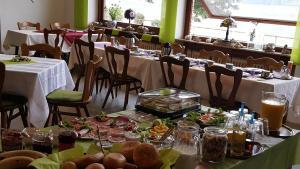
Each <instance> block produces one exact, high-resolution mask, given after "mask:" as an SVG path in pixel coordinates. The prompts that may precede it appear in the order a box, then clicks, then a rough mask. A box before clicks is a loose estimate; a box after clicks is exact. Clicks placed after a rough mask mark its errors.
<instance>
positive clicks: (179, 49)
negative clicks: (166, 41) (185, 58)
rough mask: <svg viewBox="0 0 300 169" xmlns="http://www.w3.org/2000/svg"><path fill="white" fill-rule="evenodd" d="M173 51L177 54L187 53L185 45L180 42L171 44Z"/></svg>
mask: <svg viewBox="0 0 300 169" xmlns="http://www.w3.org/2000/svg"><path fill="white" fill-rule="evenodd" d="M171 48H172V51H173V55H176V54H177V53H182V54H184V53H185V47H184V46H182V45H180V44H178V43H173V44H172V45H171Z"/></svg>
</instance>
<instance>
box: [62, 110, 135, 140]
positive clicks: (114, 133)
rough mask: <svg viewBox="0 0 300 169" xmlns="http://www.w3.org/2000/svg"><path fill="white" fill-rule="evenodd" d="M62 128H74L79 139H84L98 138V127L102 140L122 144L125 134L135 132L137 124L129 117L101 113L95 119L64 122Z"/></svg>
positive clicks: (75, 119) (76, 119)
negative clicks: (109, 115)
mask: <svg viewBox="0 0 300 169" xmlns="http://www.w3.org/2000/svg"><path fill="white" fill-rule="evenodd" d="M61 126H62V127H65V128H73V129H74V130H75V131H76V132H77V134H78V137H79V138H83V139H95V138H98V135H97V130H98V129H97V127H99V133H100V136H101V140H109V141H111V142H122V141H125V136H124V135H125V133H127V132H130V131H132V130H134V129H135V128H136V127H137V124H136V122H134V121H132V120H130V119H129V118H128V117H125V116H118V117H108V116H107V115H106V114H105V113H104V112H101V113H99V114H98V115H97V116H95V117H89V118H86V117H83V118H74V119H71V120H69V121H64V122H63V123H62V125H61Z"/></svg>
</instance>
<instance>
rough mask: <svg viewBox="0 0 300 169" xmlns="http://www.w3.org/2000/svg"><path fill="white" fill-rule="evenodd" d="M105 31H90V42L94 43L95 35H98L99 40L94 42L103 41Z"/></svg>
mask: <svg viewBox="0 0 300 169" xmlns="http://www.w3.org/2000/svg"><path fill="white" fill-rule="evenodd" d="M104 31H105V30H104V29H97V30H92V29H89V30H88V41H89V42H93V40H92V39H93V38H92V37H93V34H97V39H96V40H95V41H94V42H99V41H102V40H103V35H104Z"/></svg>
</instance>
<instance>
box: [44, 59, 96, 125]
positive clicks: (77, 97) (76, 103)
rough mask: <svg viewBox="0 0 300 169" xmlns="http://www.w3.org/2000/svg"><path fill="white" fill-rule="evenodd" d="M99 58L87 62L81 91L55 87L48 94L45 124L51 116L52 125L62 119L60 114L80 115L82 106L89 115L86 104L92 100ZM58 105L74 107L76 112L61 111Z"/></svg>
mask: <svg viewBox="0 0 300 169" xmlns="http://www.w3.org/2000/svg"><path fill="white" fill-rule="evenodd" d="M101 60H102V58H99V60H98V61H96V62H93V61H91V60H90V61H89V62H88V64H87V70H86V74H85V81H84V88H83V92H80V91H68V90H61V89H57V90H55V91H53V92H52V93H50V94H48V96H47V97H46V98H47V102H48V104H49V115H48V118H47V121H46V124H45V126H48V123H49V120H50V118H51V116H52V125H55V124H58V122H59V121H61V120H62V118H61V115H69V116H77V117H81V113H80V108H83V109H84V111H85V113H86V116H89V112H88V109H87V104H89V103H90V102H91V100H92V96H91V94H92V92H91V91H92V89H93V82H94V78H95V76H94V75H95V69H97V65H98V64H99V62H100V61H101ZM59 106H63V107H74V108H76V112H77V113H72V112H62V111H60V110H59V109H58V107H59Z"/></svg>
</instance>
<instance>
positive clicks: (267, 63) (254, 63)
mask: <svg viewBox="0 0 300 169" xmlns="http://www.w3.org/2000/svg"><path fill="white" fill-rule="evenodd" d="M283 65H284V63H283V61H279V62H277V61H276V60H275V59H273V58H269V57H262V58H257V59H254V58H253V57H252V56H249V57H248V58H247V67H256V68H262V69H265V70H269V71H273V70H276V71H280V70H281V68H282V66H283Z"/></svg>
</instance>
